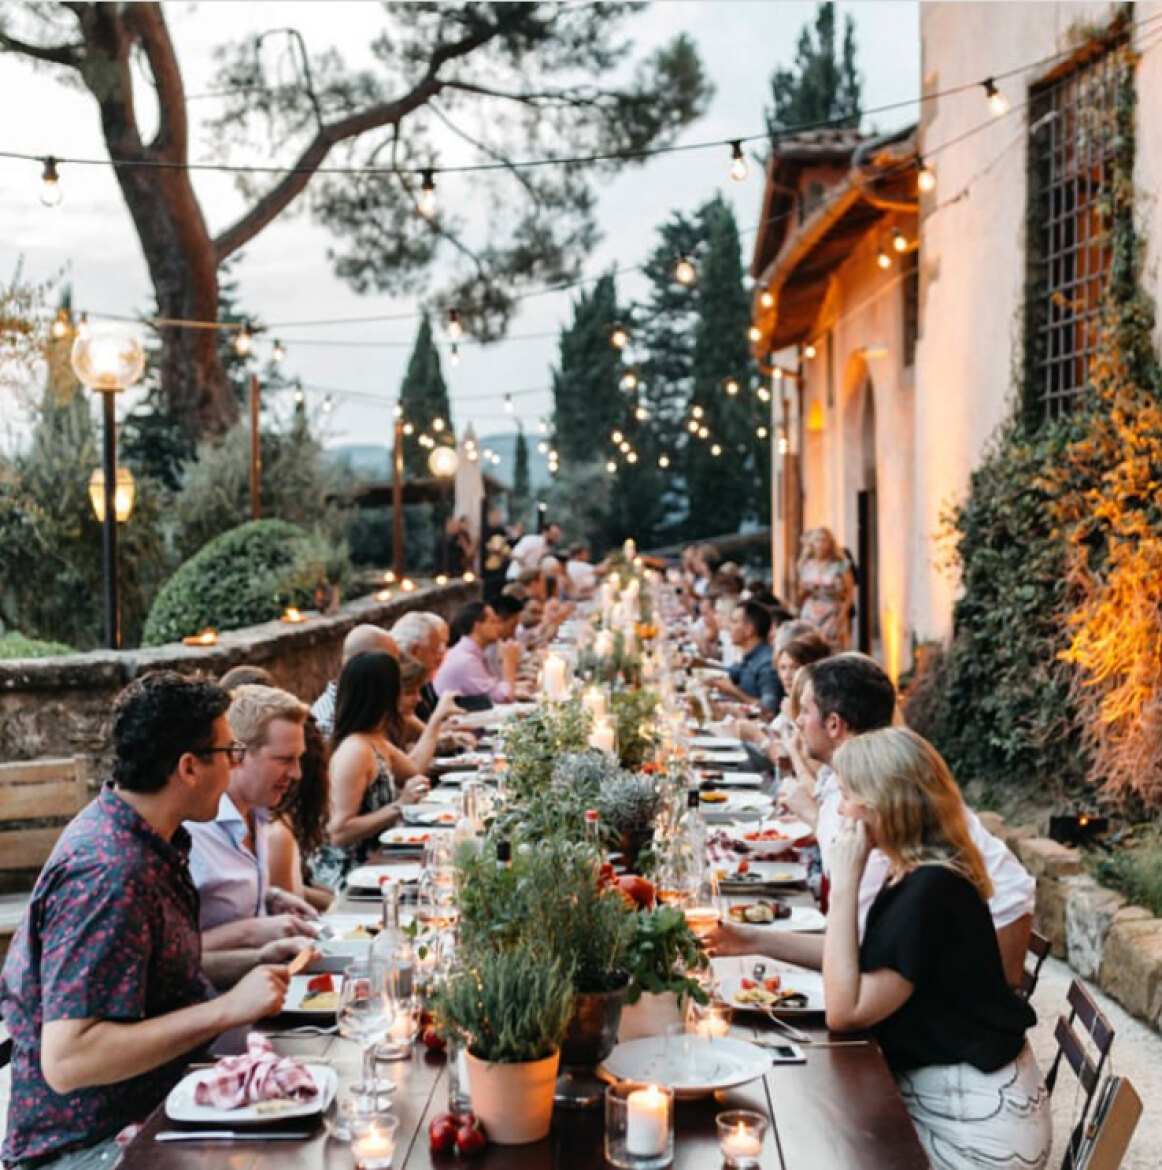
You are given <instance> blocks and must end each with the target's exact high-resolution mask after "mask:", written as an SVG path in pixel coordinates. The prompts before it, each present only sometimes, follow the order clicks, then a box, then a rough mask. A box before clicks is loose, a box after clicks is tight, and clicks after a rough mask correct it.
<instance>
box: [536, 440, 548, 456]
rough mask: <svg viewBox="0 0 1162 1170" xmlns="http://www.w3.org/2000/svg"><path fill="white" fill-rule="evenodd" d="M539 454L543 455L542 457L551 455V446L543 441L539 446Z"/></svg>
mask: <svg viewBox="0 0 1162 1170" xmlns="http://www.w3.org/2000/svg"><path fill="white" fill-rule="evenodd" d="M537 452H538V454H541V455H547V454H548V453H549V444H548V443H546V442H545V440H544V439H542V440H541V441H540V442H539V443H538V444H537Z"/></svg>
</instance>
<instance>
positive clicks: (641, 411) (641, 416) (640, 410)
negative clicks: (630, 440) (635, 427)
mask: <svg viewBox="0 0 1162 1170" xmlns="http://www.w3.org/2000/svg"><path fill="white" fill-rule="evenodd" d="M633 417H634V418H636V419H637V421H638V422H645V421H646V419H648V418H649V417H650V412H649V411H648V410H646V408H645V407H644V406H638V407H635V408H634V412H633Z"/></svg>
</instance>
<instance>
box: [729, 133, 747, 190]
mask: <svg viewBox="0 0 1162 1170" xmlns="http://www.w3.org/2000/svg"><path fill="white" fill-rule="evenodd" d="M749 174H750V167H748V166H747V165H746V158H745V157H744V156H743V153H742V139H741V138H736V139H735V140H734V141H733V142H732V143H731V144H730V177H731V178H732V179H733V180H734V181H735V182H736V183H745V182H746V177H747V175H749Z"/></svg>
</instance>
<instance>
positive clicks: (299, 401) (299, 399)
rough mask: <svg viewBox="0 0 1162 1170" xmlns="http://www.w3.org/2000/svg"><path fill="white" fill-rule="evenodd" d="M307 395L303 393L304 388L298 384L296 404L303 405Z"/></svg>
mask: <svg viewBox="0 0 1162 1170" xmlns="http://www.w3.org/2000/svg"><path fill="white" fill-rule="evenodd" d="M306 400H307V396H306V395H305V394H304V393H303V388H302V387H301V386H298V387H296V388H295V406H302V404H303V403H304V402H306Z"/></svg>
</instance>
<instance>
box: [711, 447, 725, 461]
mask: <svg viewBox="0 0 1162 1170" xmlns="http://www.w3.org/2000/svg"><path fill="white" fill-rule="evenodd" d="M710 454H711V455H713V456H714V457H715V459H717V458H718V456H719V455H721V454H722V448H721V447H720V446H719V445H718V444H717V443H715V444H714V446H713V447H711V448H710Z"/></svg>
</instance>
